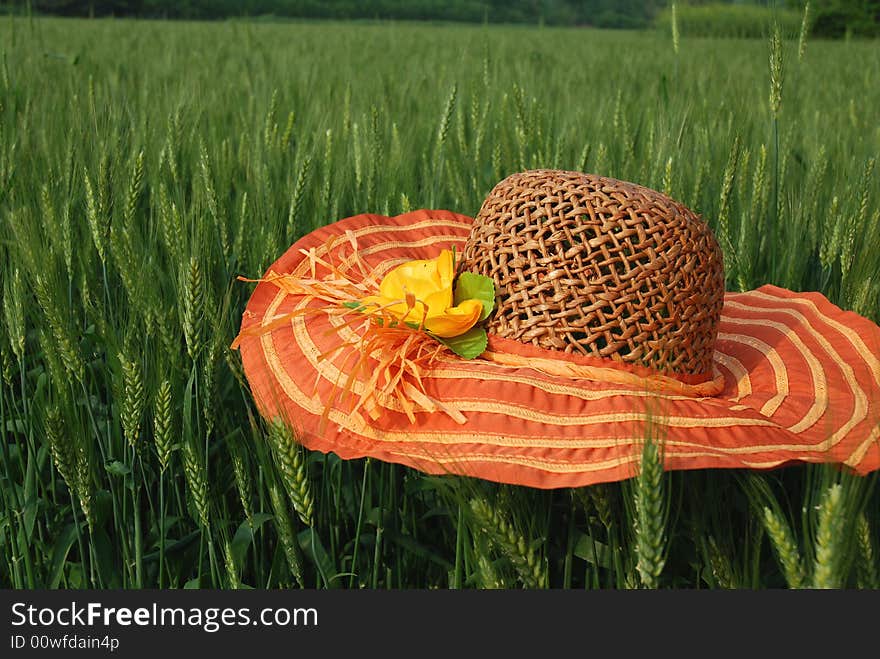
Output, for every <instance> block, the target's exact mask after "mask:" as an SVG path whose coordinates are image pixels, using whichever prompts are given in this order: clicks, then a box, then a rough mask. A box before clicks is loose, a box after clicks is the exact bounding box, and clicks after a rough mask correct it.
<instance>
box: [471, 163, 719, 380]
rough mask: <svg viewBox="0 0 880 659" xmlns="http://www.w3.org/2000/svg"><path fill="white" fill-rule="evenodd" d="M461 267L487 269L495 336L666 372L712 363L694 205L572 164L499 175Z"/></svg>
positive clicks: (704, 228)
mask: <svg viewBox="0 0 880 659" xmlns="http://www.w3.org/2000/svg"><path fill="white" fill-rule="evenodd" d="M462 269H463V270H468V271H470V272H476V273H479V274H483V275H486V276H488V277H491V278H492V279H494V280H495V287H496V308H495V312H494V313H493V314H492V316H491V317H490V318H489V320H488V330H489V332H490V333H493V334H495V335H497V336H501V337H505V338H510V339H515V340H517V341H521V342H524V343H529V344H533V345H535V346H538V347H541V348H548V349H552V350H561V351H564V352H569V353H579V354H584V355H589V356H597V357H611V358H613V359H615V360H618V361H623V362H626V363H631V364H637V365H642V366H648V367H651V368H653V369H657V370H660V371H663V372H669V373H676V374H683V375H702V374H708V373H711V371H712V366H711V364H712V354H713V351H714V345H715V338H716V335H717V331H718V322H719V319H720V316H721V307H722V306H723V303H724V299H723V298H724V267H723V262H722V255H721V250H720V249H719V247H718V242H717V241H716V240H715V237H714V235H713V234H712V231H711V230H710V229H709V227H708V225H707V224H706V223H705V222H704V221H703V220H702V219H701V218H700V217H699V216H697V215H696V214H695V213H693V212H692V211H691V210H689V209H688V208H686V207H685V206H684V205H682V204H680V203H678V202H676V201H674V200H673V199H670V198H669V197H667V196H666V195H664V194H661V193H659V192H657V191H655V190H651V189H649V188H645V187H642V186H640V185H635V184H633V183H627V182H625V181H618V180H615V179H611V178H605V177H601V176H593V175H591V174H582V173H578V172H565V171H557V170H534V171H528V172H522V173H519V174H514V175H512V176H509V177H507V178H506V179H504V180H503V181H501V182H500V183H499V184H498V185H496V186H495V187H494V188H493V189H492V191H491V192H490V193H489V196H488V197H487V198H486V200H485V201H484V202H483V205H482V207H481V208H480V212H479V213H478V214H477V216H476V218H475V220H474V224H473V228H472V230H471V233H470V236H469V238H468V241H467V245H466V246H465V250H464V258H463V261H462Z"/></svg>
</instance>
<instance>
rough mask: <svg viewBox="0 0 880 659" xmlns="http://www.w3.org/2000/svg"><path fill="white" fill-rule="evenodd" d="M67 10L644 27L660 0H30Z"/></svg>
mask: <svg viewBox="0 0 880 659" xmlns="http://www.w3.org/2000/svg"><path fill="white" fill-rule="evenodd" d="M32 4H33V8H34V9H35V10H36V11H40V12H43V13H51V14H61V15H68V16H108V15H114V16H140V17H154V18H195V19H215V18H226V17H234V16H251V17H258V16H277V17H290V18H294V17H298V18H333V19H342V20H345V19H398V20H444V21H461V22H484V21H485V22H490V23H539V22H543V23H545V24H547V25H593V26H596V27H632V28H639V27H646V26H647V25H649V24H650V22H651V21H652V20H653V18H654V16H655V15H656V13H657V11H658V10H659V9H660V8H662V7H663V6H665V5H666V2H665V1H664V0H656V1H655V0H179V1H176V0H33V2H32Z"/></svg>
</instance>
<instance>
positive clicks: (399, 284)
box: [361, 249, 483, 338]
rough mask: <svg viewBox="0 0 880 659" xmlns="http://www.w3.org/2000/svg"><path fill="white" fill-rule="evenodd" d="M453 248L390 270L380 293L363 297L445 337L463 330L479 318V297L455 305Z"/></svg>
mask: <svg viewBox="0 0 880 659" xmlns="http://www.w3.org/2000/svg"><path fill="white" fill-rule="evenodd" d="M454 266H455V264H454V259H453V257H452V252H451V251H450V250H448V249H444V250H443V251H441V252H440V255H439V256H438V257H437V258H436V259H428V260H419V261H408V262H406V263H403V264H401V265H399V266H397V267H396V268H394V269H393V270H391V271H390V272H389V273H388V274H387V275H385V277H384V278H383V279H382V282H381V283H380V284H379V295H370V296H368V297H365V298H363V299H362V300H361V302H362V303H363V304H364V305H366V306H369V307H374V308H375V307H382V308H383V309H384V310H385V311H386V312H387V313H389V314H391V315H393V316H396V317H397V318H398V319H400V320H402V321H404V322H408V323H421V322H422V321H423V320H424V324H425V329H426V330H427V331H429V332H431V333H432V334H435V335H437V336H439V337H442V338H449V337H452V336H458V335H460V334H464V333H465V332H467V331H468V330H469V329H470V328H471V327H473V326H474V325H475V324H476V323H477V321H478V320H479V318H480V315H481V313H482V308H483V305H482V303H481V302H480V301H479V300H465V301H464V302H462V303H461V304H459V305H458V306H456V307H453V306H452V299H453V296H452V283H453V281H454V280H455V271H454Z"/></svg>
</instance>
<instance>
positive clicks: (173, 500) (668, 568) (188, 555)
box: [0, 17, 880, 588]
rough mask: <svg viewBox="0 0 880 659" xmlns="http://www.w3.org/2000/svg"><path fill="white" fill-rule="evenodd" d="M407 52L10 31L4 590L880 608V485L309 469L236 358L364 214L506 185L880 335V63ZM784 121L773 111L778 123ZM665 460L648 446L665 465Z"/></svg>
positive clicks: (176, 34) (793, 470) (389, 44)
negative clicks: (713, 236) (632, 223)
mask: <svg viewBox="0 0 880 659" xmlns="http://www.w3.org/2000/svg"><path fill="white" fill-rule="evenodd" d="M780 47H781V55H782V58H781V61H782V75H781V77H780V76H779V75H778V73H777V74H775V79H776V81H777V83H778V82H779V81H780V80H781V81H782V88H781V105H780V106H779V111H778V113H775V112H773V111H772V110H771V103H770V88H771V84H770V65H769V61H770V58H769V46H768V42H767V41H765V40H751V41H735V40H727V39H726V40H711V39H692V38H689V36H688V34H687V32H686V31H682V36H681V42H680V47H679V50H678V53H677V54H676V53H675V52H674V50H673V44H672V40H671V37H669V36H668V34H667V33H659V32H658V33H625V32H603V31H596V30H576V29H539V28H527V27H519V28H514V27H509V28H501V27H499V28H494V27H493V28H480V27H460V26H458V27H440V26H433V27H432V26H416V25H406V24H377V25H346V24H332V23H321V24H317V23H316V24H296V23H293V24H283V25H273V24H262V23H261V24H250V23H243V22H230V23H213V24H187V23H162V22H144V23H139V22H129V21H122V20H105V21H91V22H88V21H63V20H48V19H40V20H33V21H29V20H27V19H22V18H11V17H9V18H4V19H3V23H2V25H0V51H2V52H0V106H2V107H0V273H2V278H3V282H2V288H0V291H2V301H3V313H2V314H0V318H2V323H0V326H2V328H3V331H2V334H0V356H2V363H0V367H2V376H3V390H2V396H0V422H2V423H0V427H2V428H3V434H2V441H0V586H8V587H56V586H61V587H85V586H95V587H156V586H160V587H184V586H190V587H191V586H203V587H205V586H212V587H238V586H243V587H244V586H250V587H270V588H275V587H281V586H291V585H305V586H307V587H315V586H319V587H324V586H327V587H375V588H412V587H425V588H435V587H439V588H446V587H456V588H458V587H517V586H521V585H523V584H526V585H529V586H545V585H547V586H550V587H563V586H564V587H575V588H583V587H587V588H600V587H612V588H624V587H639V586H642V585H651V586H659V587H687V588H703V587H748V588H759V587H784V586H787V585H807V586H809V585H831V586H839V585H843V586H870V585H872V584H873V585H876V579H877V577H876V575H877V573H878V544H877V543H878V537H877V536H878V532H880V515H878V513H877V511H878V510H880V494H878V493H877V491H876V488H875V485H876V482H877V476H876V475H872V476H870V477H868V478H855V477H849V476H846V475H845V474H842V473H840V472H838V471H837V470H836V469H835V468H833V467H822V466H794V467H790V468H786V469H782V470H777V471H772V472H767V473H755V472H740V471H695V472H672V473H662V472H660V473H658V472H657V471H656V464H655V463H656V454H652V455H646V460H645V462H644V464H645V465H649V466H650V465H652V464H653V465H655V466H654V467H651V469H652V471H651V472H650V473H646V474H645V476H644V477H643V478H641V479H637V480H636V481H631V482H624V483H617V484H609V485H602V486H596V487H592V488H582V489H578V490H558V491H537V490H529V489H526V488H520V487H512V486H503V485H497V484H493V483H486V482H481V481H475V480H468V479H462V478H432V477H427V476H424V475H422V474H420V473H418V472H415V471H412V470H409V469H405V468H402V467H398V466H395V465H390V464H385V463H381V462H376V461H371V460H360V461H348V462H346V461H341V460H339V459H337V458H336V457H335V456H333V455H323V454H320V453H307V452H304V451H302V452H301V451H299V450H293V447H291V446H289V444H287V443H286V439H285V437H284V436H283V434H279V433H281V432H282V431H281V430H279V429H277V428H270V427H268V426H267V425H266V424H264V423H263V422H262V421H261V420H260V419H259V416H258V415H257V413H256V410H255V408H254V407H253V404H252V401H251V398H250V395H249V392H248V389H247V387H246V383H245V381H244V379H243V373H242V370H241V364H240V361H239V358H238V354H237V353H236V352H233V351H230V350H229V349H228V346H229V344H230V343H231V341H232V338H233V337H234V336H235V334H236V333H237V329H238V326H239V323H240V318H241V312H242V310H243V308H244V305H245V303H246V301H247V298H248V296H249V294H250V291H251V286H250V285H246V284H242V283H238V282H236V281H235V276H236V275H239V274H241V275H245V276H250V277H254V276H259V275H260V274H262V273H263V271H264V269H265V268H266V266H267V265H268V264H270V263H271V262H272V261H273V260H274V259H275V258H277V257H278V255H280V254H281V253H282V252H283V251H284V250H285V249H286V248H287V247H288V246H289V245H290V244H291V243H292V242H293V241H294V240H295V239H296V238H297V237H299V236H301V235H303V234H304V233H305V232H307V231H310V230H311V229H313V228H315V227H317V226H320V225H323V224H325V223H327V222H330V221H333V220H336V219H338V218H342V217H345V216H348V215H352V214H356V213H360V212H368V211H369V212H378V213H385V214H396V213H398V212H401V211H404V210H408V209H410V208H419V207H426V208H448V209H451V210H455V211H459V212H462V213H466V214H474V213H475V212H476V211H477V209H478V208H479V206H480V203H481V201H482V199H483V197H484V196H485V195H486V193H487V192H488V191H489V190H490V189H491V187H492V186H493V185H494V184H495V183H496V182H497V181H498V180H500V179H501V178H503V177H504V176H505V175H507V174H510V173H513V172H516V171H519V170H523V169H527V168H532V167H556V168H566V169H575V170H582V171H590V172H594V173H599V174H603V175H609V176H614V177H618V178H623V179H627V180H632V181H637V182H639V183H642V184H644V185H648V186H650V187H654V188H657V189H663V190H667V191H669V192H670V193H671V195H672V196H673V197H676V198H678V199H680V200H682V201H683V202H685V203H686V204H688V205H690V206H691V207H693V208H694V209H695V210H697V211H698V212H700V213H702V214H703V215H704V216H705V217H706V218H707V219H708V220H709V222H710V223H711V224H712V226H713V228H714V229H715V230H716V231H717V232H719V234H720V235H722V237H723V243H724V249H725V258H726V263H727V273H728V282H727V283H728V288H729V289H739V288H753V287H756V286H758V285H760V284H763V283H765V282H772V283H775V284H778V285H781V286H786V287H789V288H792V289H796V290H820V291H822V292H823V293H825V294H826V295H828V296H829V297H830V298H831V299H832V301H834V302H836V303H838V304H840V305H841V306H843V307H846V308H850V309H855V310H856V311H858V312H859V313H862V314H864V315H866V316H868V317H870V318H872V319H873V320H874V321H875V322H876V321H877V320H878V318H880V306H878V305H880V259H878V258H877V252H876V246H877V245H878V244H880V208H878V202H880V199H878V194H877V190H878V185H877V177H878V172H877V168H876V167H874V162H875V159H876V157H877V155H878V152H880V126H878V123H877V121H876V119H877V114H876V108H877V107H878V106H880V50H878V49H877V48H876V47H875V46H874V45H872V44H869V43H857V42H853V43H826V42H816V43H808V44H807V46H806V50H805V53H804V56H803V58H799V57H798V44H797V42H796V41H783V42H781V46H780ZM774 107H775V104H774ZM650 445H651V444H648V446H650Z"/></svg>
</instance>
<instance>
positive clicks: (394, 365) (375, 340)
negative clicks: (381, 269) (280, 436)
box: [231, 231, 466, 424]
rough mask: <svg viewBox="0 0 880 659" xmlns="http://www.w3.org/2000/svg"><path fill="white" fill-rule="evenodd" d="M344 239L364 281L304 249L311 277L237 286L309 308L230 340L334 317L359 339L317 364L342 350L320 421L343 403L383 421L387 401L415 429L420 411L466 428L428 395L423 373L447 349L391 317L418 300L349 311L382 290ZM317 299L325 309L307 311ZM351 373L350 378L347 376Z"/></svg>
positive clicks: (273, 276)
mask: <svg viewBox="0 0 880 659" xmlns="http://www.w3.org/2000/svg"><path fill="white" fill-rule="evenodd" d="M346 238H347V240H348V242H349V244H350V246H351V248H352V254H351V260H352V262H353V265H354V266H355V267H356V268H357V272H358V274H359V275H360V277H361V278H362V279H361V281H352V279H350V278H349V276H348V275H347V274H346V273H345V272H343V270H342V268H341V267H340V265H339V264H338V263H336V262H334V261H333V260H325V259H323V258H321V257H320V256H318V250H316V249H315V248H314V247H313V248H311V249H309V250H301V253H302V254H303V256H305V257H306V258H307V259H308V261H309V275H308V276H306V277H296V276H294V275H293V274H279V273H277V272H274V271H271V270H270V271H269V272H268V273H267V275H266V276H265V277H264V278H262V279H247V278H244V277H239V278H238V279H239V280H240V281H248V282H263V283H268V284H272V285H274V286H277V287H278V288H280V289H281V290H282V291H284V292H285V293H287V294H288V295H291V296H295V297H299V298H302V300H303V301H305V302H306V304H305V305H298V306H299V308H297V309H295V310H294V311H291V312H289V313H286V314H283V315H281V316H279V317H276V318H273V319H272V320H271V321H269V322H268V323H264V324H259V325H252V326H251V327H248V328H246V329H243V330H242V331H241V332H240V333H239V335H238V336H237V337H236V338H235V340H234V341H233V342H232V346H231V348H232V349H233V350H234V349H236V348H238V346H239V345H240V344H241V341H242V340H243V339H244V338H245V337H253V336H264V335H266V334H268V333H270V332H272V331H274V330H275V329H277V328H279V327H283V326H285V325H287V324H289V323H290V322H291V321H292V320H293V319H294V318H297V317H299V316H305V315H307V314H321V313H323V314H326V315H327V316H329V317H330V318H331V319H334V320H335V323H334V324H340V321H341V324H342V325H345V326H348V327H349V328H350V329H351V330H352V331H353V332H354V334H355V335H357V337H358V338H357V339H355V340H352V341H343V340H341V339H340V343H339V345H337V346H336V347H334V348H333V349H332V350H330V351H329V352H327V353H324V354H322V355H319V356H318V359H319V360H323V359H329V358H331V357H333V356H334V355H337V354H339V353H341V352H347V353H348V354H347V355H346V356H345V358H344V362H343V364H342V366H341V367H340V369H339V373H340V376H339V379H337V381H336V382H334V383H333V384H334V387H333V392H332V394H331V395H330V397H329V400H327V401H326V403H325V405H324V412H323V415H322V420H323V422H326V421H327V419H328V417H329V415H330V410H331V409H332V408H333V406H334V403H335V402H336V400H337V399H341V400H342V401H343V402H344V401H346V400H347V401H349V402H352V401H353V404H352V405H351V409H350V411H349V413H350V414H355V413H357V412H358V411H359V410H363V411H364V412H366V413H367V414H368V415H369V416H370V417H371V418H372V419H374V420H375V419H377V418H378V417H379V416H380V415H381V409H382V407H388V403H389V401H396V402H397V406H398V407H399V408H400V409H401V410H402V411H403V412H404V413H405V414H406V415H407V417H408V418H409V420H410V423H415V420H416V419H415V413H416V412H438V411H439V412H443V413H445V414H447V415H448V416H450V417H451V418H452V419H454V420H455V421H456V422H457V423H459V424H463V423H464V422H465V421H466V419H465V417H464V415H463V414H462V413H461V412H460V411H459V410H458V409H456V408H455V407H454V406H452V405H449V404H448V403H443V402H442V401H439V400H436V399H434V398H432V397H431V396H429V395H428V394H427V392H426V391H425V386H424V383H423V381H422V377H423V373H424V372H425V371H426V370H428V369H429V368H430V367H431V365H432V364H433V362H434V361H435V360H436V359H437V358H438V357H439V356H440V355H441V354H442V353H444V352H445V351H447V350H449V349H448V348H447V347H446V346H445V345H443V344H442V343H440V342H439V341H437V340H436V339H434V338H433V337H431V336H430V335H428V334H427V333H425V332H424V331H423V329H422V327H421V326H419V327H418V328H414V327H410V326H409V325H407V324H405V323H400V322H399V321H398V319H397V317H396V316H394V315H392V314H391V313H389V312H388V311H387V307H390V306H394V305H397V304H400V303H401V302H403V303H405V304H406V305H407V313H409V311H410V310H411V309H412V307H413V306H415V304H416V300H415V299H414V298H413V299H409V298H410V297H411V296H408V299H405V300H394V301H393V302H391V303H389V304H387V305H383V306H379V307H377V306H370V307H368V308H367V307H360V308H356V309H352V308H349V307H346V306H344V305H345V304H346V303H352V302H355V303H356V302H359V301H360V300H361V299H362V298H364V297H366V296H368V295H374V294H377V293H378V290H379V284H378V282H377V280H376V276H375V275H374V274H373V273H372V272H368V271H367V268H366V266H365V264H364V263H363V261H361V259H360V257H359V256H358V250H357V240H356V238H355V236H354V234H353V233H352V232H351V231H349V232H346ZM336 240H337V237H336V236H333V237H331V238H330V239H328V240H327V242H326V243H325V244H324V246H323V248H322V250H321V251H323V252H324V253H325V254H332V253H333V252H332V249H333V246H334V244H335V243H336ZM314 300H319V301H321V302H324V303H325V304H324V305H323V306H321V307H315V306H310V305H309V304H308V303H310V302H312V301H314ZM423 306H424V305H423ZM346 372H347V376H345V375H344V374H345V373H346ZM358 382H359V383H360V384H361V387H360V389H361V393H360V394H359V395H357V396H355V394H354V387H355V383H358ZM316 386H317V385H316ZM383 403H385V404H384V405H383Z"/></svg>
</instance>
